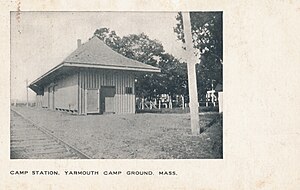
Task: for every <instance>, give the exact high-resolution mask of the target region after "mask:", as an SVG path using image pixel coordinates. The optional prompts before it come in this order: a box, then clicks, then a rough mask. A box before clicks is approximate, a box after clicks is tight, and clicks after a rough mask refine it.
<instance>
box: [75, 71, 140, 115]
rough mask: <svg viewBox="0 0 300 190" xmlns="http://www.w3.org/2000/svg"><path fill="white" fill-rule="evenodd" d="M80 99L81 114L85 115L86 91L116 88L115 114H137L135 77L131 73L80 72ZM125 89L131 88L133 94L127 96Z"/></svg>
mask: <svg viewBox="0 0 300 190" xmlns="http://www.w3.org/2000/svg"><path fill="white" fill-rule="evenodd" d="M79 78H80V80H79V91H80V93H79V96H80V97H79V99H80V101H79V102H81V105H79V106H80V109H81V113H80V114H85V97H84V96H85V93H84V90H85V89H100V88H101V86H115V87H116V95H115V98H114V99H115V101H114V110H115V113H135V95H134V75H133V74H131V73H129V72H113V71H91V70H86V71H80V73H79ZM125 87H131V88H132V89H133V90H132V92H133V94H125Z"/></svg>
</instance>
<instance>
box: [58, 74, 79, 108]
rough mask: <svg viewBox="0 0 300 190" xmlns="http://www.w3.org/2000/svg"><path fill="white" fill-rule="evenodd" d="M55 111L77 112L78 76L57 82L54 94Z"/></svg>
mask: <svg viewBox="0 0 300 190" xmlns="http://www.w3.org/2000/svg"><path fill="white" fill-rule="evenodd" d="M54 96H55V98H54V101H55V102H54V105H55V108H57V109H66V110H72V111H78V75H77V74H74V75H71V76H68V77H65V78H63V79H61V80H59V81H58V82H57V85H56V86H55V93H54Z"/></svg>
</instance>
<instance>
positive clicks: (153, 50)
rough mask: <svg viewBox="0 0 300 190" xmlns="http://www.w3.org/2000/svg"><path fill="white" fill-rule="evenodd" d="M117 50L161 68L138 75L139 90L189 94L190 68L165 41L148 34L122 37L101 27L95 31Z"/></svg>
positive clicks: (148, 94)
mask: <svg viewBox="0 0 300 190" xmlns="http://www.w3.org/2000/svg"><path fill="white" fill-rule="evenodd" d="M94 35H95V36H97V37H99V39H101V40H102V41H104V42H105V43H106V44H107V45H108V46H109V47H111V48H112V49H113V50H115V51H116V52H118V53H120V54H122V55H124V56H125V57H128V58H130V59H134V60H137V61H140V62H142V63H146V64H149V65H152V66H155V67H159V68H160V69H161V73H159V74H145V75H139V76H138V77H137V83H136V94H137V95H138V96H146V97H155V96H156V95H158V94H171V95H175V94H184V95H186V94H187V69H186V65H184V64H182V63H180V62H179V61H178V60H177V59H176V58H175V57H174V56H173V55H171V54H168V53H166V52H165V50H164V48H163V45H162V44H161V43H160V42H159V41H157V40H152V39H150V38H149V37H148V36H147V35H146V34H144V33H141V34H138V35H137V34H130V35H128V36H124V37H122V38H121V37H119V36H118V35H117V34H116V32H115V31H110V29H108V28H99V29H97V30H96V31H95V33H94Z"/></svg>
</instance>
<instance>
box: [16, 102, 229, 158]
mask: <svg viewBox="0 0 300 190" xmlns="http://www.w3.org/2000/svg"><path fill="white" fill-rule="evenodd" d="M13 109H14V110H16V111H18V112H20V113H21V114H23V115H24V116H26V117H27V118H29V119H31V120H32V121H33V122H34V123H35V124H37V125H39V126H42V127H44V128H47V129H48V130H49V131H50V132H51V133H52V134H54V135H55V136H57V137H59V138H61V139H63V140H64V141H65V142H67V143H69V144H71V145H73V146H75V147H77V148H78V149H79V150H81V151H82V152H84V153H85V154H87V155H89V156H91V157H92V158H97V159H199V158H206V159H210V158H222V157H223V145H222V142H223V139H222V138H223V137H222V134H223V129H222V128H223V127H222V116H220V115H219V114H212V113H205V114H200V126H201V127H202V128H204V132H203V133H201V134H200V135H199V136H192V135H191V130H190V121H189V114H153V113H140V114H127V115H125V114H124V115H114V114H112V115H88V116H77V115H72V114H70V113H63V112H58V111H51V110H47V109H42V108H31V107H30V108H27V107H14V108H13ZM213 120H214V121H215V122H214V123H213V124H212V121H213Z"/></svg>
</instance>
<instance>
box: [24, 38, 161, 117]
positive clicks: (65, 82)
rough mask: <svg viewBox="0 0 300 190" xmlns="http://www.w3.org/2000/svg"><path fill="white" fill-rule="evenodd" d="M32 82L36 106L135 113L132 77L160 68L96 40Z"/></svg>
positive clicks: (67, 109)
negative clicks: (120, 52) (124, 54)
mask: <svg viewBox="0 0 300 190" xmlns="http://www.w3.org/2000/svg"><path fill="white" fill-rule="evenodd" d="M77 44H78V47H77V49H76V50H75V51H74V52H73V53H71V54H70V55H69V56H68V57H67V58H66V59H65V60H64V61H63V62H62V63H60V64H58V65H57V66H56V67H54V68H52V69H51V70H49V71H48V72H46V73H45V74H44V75H42V76H41V77H39V78H38V79H36V80H35V81H33V82H32V83H31V84H30V85H29V87H30V88H31V89H32V90H33V91H34V92H35V93H36V95H37V105H39V106H40V107H43V108H48V109H53V110H63V111H70V112H73V113H77V114H79V115H82V114H83V115H85V114H103V113H116V114H118V113H135V104H136V102H135V77H136V76H137V75H140V74H146V73H159V72H160V69H159V68H156V67H153V66H151V65H147V64H144V63H141V62H138V61H135V60H132V59H129V58H127V57H124V56H123V55H121V54H119V53H117V52H115V51H114V50H112V49H111V48H110V47H108V46H107V45H106V44H105V43H104V42H103V41H101V40H100V39H99V38H98V37H96V36H94V37H92V38H91V39H90V40H89V41H87V42H86V43H84V44H81V41H80V40H78V41H77Z"/></svg>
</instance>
